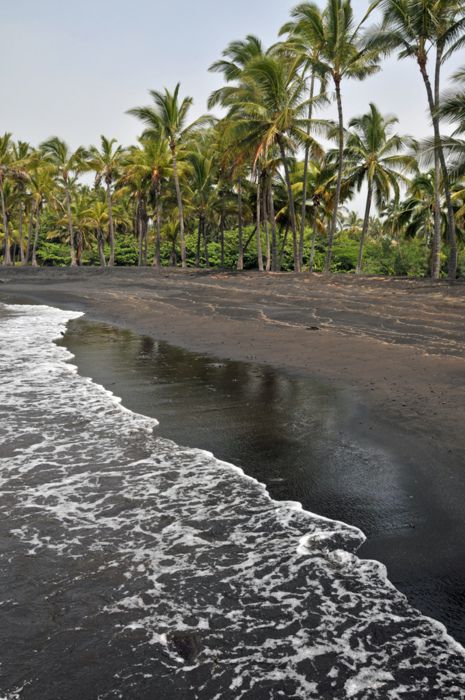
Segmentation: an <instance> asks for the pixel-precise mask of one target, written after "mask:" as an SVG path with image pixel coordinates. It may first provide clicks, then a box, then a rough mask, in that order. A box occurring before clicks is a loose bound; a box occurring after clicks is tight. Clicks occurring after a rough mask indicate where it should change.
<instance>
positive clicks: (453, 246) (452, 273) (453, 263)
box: [418, 58, 457, 281]
mask: <svg viewBox="0 0 465 700" xmlns="http://www.w3.org/2000/svg"><path fill="white" fill-rule="evenodd" d="M418 65H419V66H420V72H421V75H422V77H423V81H424V83H425V88H426V94H427V96H428V105H429V109H430V113H431V119H432V121H433V128H434V142H435V145H437V154H438V156H439V162H440V164H441V169H442V178H443V187H444V194H445V197H446V205H447V223H448V229H449V246H450V254H449V280H451V281H454V280H456V279H457V231H456V227H455V214H454V207H453V204H452V196H451V190H450V179H449V170H448V168H447V163H446V159H445V157H444V150H443V148H442V144H441V130H440V127H439V117H438V116H437V113H436V104H435V101H434V94H433V89H432V87H431V81H430V79H429V75H428V71H427V70H426V60H422V59H421V58H419V59H418Z"/></svg>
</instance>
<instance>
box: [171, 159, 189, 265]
mask: <svg viewBox="0 0 465 700" xmlns="http://www.w3.org/2000/svg"><path fill="white" fill-rule="evenodd" d="M171 153H172V157H173V176H174V186H175V189H176V199H177V202H178V213H179V240H180V243H181V267H182V268H183V269H185V268H186V267H187V258H186V242H185V240H184V208H183V205H182V197H181V186H180V184H179V173H178V161H177V158H176V149H175V148H173V147H172V148H171Z"/></svg>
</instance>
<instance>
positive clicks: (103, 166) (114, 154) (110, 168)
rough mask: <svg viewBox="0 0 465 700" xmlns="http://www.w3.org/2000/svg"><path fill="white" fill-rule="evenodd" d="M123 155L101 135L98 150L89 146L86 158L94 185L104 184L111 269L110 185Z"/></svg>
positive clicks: (122, 152) (112, 241) (114, 178)
mask: <svg viewBox="0 0 465 700" xmlns="http://www.w3.org/2000/svg"><path fill="white" fill-rule="evenodd" d="M123 155H124V151H123V148H122V147H121V146H119V145H117V141H116V139H107V138H106V137H105V136H103V135H102V136H101V137H100V150H99V149H98V148H96V147H95V146H91V148H90V149H89V152H88V157H87V167H88V168H89V169H90V170H93V171H94V172H95V174H96V185H97V186H99V185H100V183H101V182H102V181H103V182H104V183H105V188H106V197H107V207H108V230H109V237H110V257H109V260H108V266H109V267H113V265H114V264H115V225H114V218H113V198H112V185H113V183H114V182H115V180H116V179H117V177H118V175H119V173H120V170H121V166H122V162H123Z"/></svg>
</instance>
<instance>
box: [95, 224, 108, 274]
mask: <svg viewBox="0 0 465 700" xmlns="http://www.w3.org/2000/svg"><path fill="white" fill-rule="evenodd" d="M97 245H98V256H99V260H100V267H106V266H107V261H106V260H105V248H104V243H103V233H102V231H101V229H100V228H98V229H97Z"/></svg>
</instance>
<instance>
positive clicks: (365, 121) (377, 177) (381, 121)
mask: <svg viewBox="0 0 465 700" xmlns="http://www.w3.org/2000/svg"><path fill="white" fill-rule="evenodd" d="M397 123H398V119H397V118H396V117H393V116H390V117H383V115H382V114H381V113H380V112H379V111H378V109H377V107H376V106H375V105H374V104H373V103H371V104H370V111H369V112H368V113H367V114H364V115H363V116H361V117H356V118H354V119H351V121H350V122H349V129H350V131H349V134H348V136H347V147H346V152H345V158H346V163H347V168H348V172H349V175H348V178H349V180H350V181H352V182H354V183H355V184H356V185H357V187H358V190H359V191H360V189H361V187H362V185H363V183H365V182H366V183H367V198H366V206H365V217H364V220H363V227H362V232H361V236H360V249H359V255H358V262H357V274H360V273H361V272H362V265H363V249H364V243H365V238H366V235H367V232H368V226H369V223H370V215H371V208H372V203H373V197H375V199H376V204H377V207H378V209H381V207H382V205H383V204H384V202H385V201H386V200H387V199H388V198H389V195H390V194H391V191H392V192H394V196H395V200H396V201H398V199H399V196H400V191H399V180H400V179H402V172H405V171H413V170H414V169H415V168H416V160H415V158H414V157H413V156H411V155H405V154H404V155H402V153H401V151H403V150H404V149H405V148H406V146H407V145H408V139H405V138H403V137H401V136H399V135H398V134H394V133H393V126H394V125H395V124H397Z"/></svg>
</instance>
